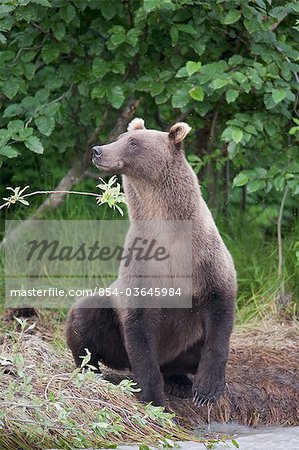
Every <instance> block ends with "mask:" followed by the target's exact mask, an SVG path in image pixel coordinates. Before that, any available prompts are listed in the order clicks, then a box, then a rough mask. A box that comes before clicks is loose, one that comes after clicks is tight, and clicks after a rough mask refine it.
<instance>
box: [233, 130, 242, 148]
mask: <svg viewBox="0 0 299 450" xmlns="http://www.w3.org/2000/svg"><path fill="white" fill-rule="evenodd" d="M242 139H243V131H242V130H240V128H233V129H232V140H233V141H234V142H235V143H236V144H238V143H239V142H241V141H242Z"/></svg>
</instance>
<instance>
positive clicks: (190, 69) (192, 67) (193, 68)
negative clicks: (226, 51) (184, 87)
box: [186, 61, 201, 77]
mask: <svg viewBox="0 0 299 450" xmlns="http://www.w3.org/2000/svg"><path fill="white" fill-rule="evenodd" d="M200 68H201V62H194V61H188V62H187V64H186V69H187V73H188V75H189V76H190V77H191V75H193V74H194V73H195V72H198V71H199V70H200Z"/></svg>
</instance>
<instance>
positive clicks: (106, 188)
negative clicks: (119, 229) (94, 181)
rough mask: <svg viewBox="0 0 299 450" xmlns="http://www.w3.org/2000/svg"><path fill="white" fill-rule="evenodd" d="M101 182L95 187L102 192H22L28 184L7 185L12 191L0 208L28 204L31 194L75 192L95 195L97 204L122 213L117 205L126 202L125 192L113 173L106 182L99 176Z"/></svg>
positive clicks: (69, 192)
mask: <svg viewBox="0 0 299 450" xmlns="http://www.w3.org/2000/svg"><path fill="white" fill-rule="evenodd" d="M100 180H101V183H100V184H98V185H97V188H99V189H101V190H102V191H103V194H96V193H94V192H81V191H34V192H28V193H26V194H24V192H25V190H27V189H28V188H29V186H26V187H24V188H23V189H21V188H20V187H19V186H18V187H16V188H12V187H10V186H9V187H7V188H6V189H8V190H10V191H12V192H13V194H12V195H10V196H9V197H3V200H4V201H5V203H3V204H2V205H0V209H2V208H5V207H7V208H9V207H10V205H14V204H16V203H18V202H19V203H21V204H22V205H25V206H29V205H30V204H29V202H28V201H27V200H25V197H32V196H33V195H39V194H57V195H59V194H75V195H86V196H92V197H96V201H97V204H98V205H104V204H107V205H108V206H109V208H112V209H114V210H115V209H117V211H118V212H119V213H120V214H121V215H123V210H122V208H121V207H120V206H119V203H124V204H126V198H125V194H124V193H123V192H121V188H120V184H119V183H117V178H116V176H115V175H114V176H113V177H111V178H110V179H109V180H108V182H107V183H106V182H105V181H104V180H103V179H102V178H100Z"/></svg>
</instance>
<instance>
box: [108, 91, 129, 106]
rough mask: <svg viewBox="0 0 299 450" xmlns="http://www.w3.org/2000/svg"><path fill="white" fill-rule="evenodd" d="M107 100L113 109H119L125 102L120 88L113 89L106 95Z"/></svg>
mask: <svg viewBox="0 0 299 450" xmlns="http://www.w3.org/2000/svg"><path fill="white" fill-rule="evenodd" d="M108 100H109V101H110V103H111V105H112V106H113V107H114V108H116V109H119V108H120V107H121V106H122V104H123V102H124V100H125V96H124V93H123V90H122V88H121V87H120V86H115V87H113V88H112V90H111V91H110V92H109V93H108Z"/></svg>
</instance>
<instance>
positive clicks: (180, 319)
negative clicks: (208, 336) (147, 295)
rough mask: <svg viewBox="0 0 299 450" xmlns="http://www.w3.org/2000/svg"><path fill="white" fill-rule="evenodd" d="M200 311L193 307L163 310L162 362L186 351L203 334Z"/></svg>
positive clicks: (161, 328)
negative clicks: (192, 308)
mask: <svg viewBox="0 0 299 450" xmlns="http://www.w3.org/2000/svg"><path fill="white" fill-rule="evenodd" d="M202 332H203V329H202V322H201V318H200V312H199V311H195V310H191V309H167V310H163V314H162V319H161V326H160V333H159V344H158V347H159V356H160V364H164V363H166V362H168V361H171V360H172V359H173V358H175V357H177V356H178V355H180V354H181V353H183V352H185V351H186V350H187V349H188V348H190V347H191V346H192V345H193V344H194V343H195V342H197V341H198V340H199V339H200V338H201V336H202Z"/></svg>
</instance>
